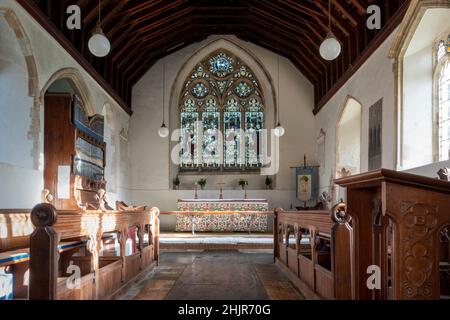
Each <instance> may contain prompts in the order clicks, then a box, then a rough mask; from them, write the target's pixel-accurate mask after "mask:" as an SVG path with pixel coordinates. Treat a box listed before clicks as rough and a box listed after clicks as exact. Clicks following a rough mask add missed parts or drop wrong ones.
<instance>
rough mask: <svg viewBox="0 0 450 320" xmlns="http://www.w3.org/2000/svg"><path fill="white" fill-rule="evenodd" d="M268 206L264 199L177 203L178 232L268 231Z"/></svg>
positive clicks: (182, 201) (195, 200)
mask: <svg viewBox="0 0 450 320" xmlns="http://www.w3.org/2000/svg"><path fill="white" fill-rule="evenodd" d="M268 209H269V204H268V202H267V200H264V199H226V200H225V199H218V200H214V199H182V200H178V213H177V215H176V227H175V230H176V231H194V230H195V231H202V232H245V231H249V232H267V231H268V223H267V219H268V217H267V214H258V212H261V213H263V212H267V211H268Z"/></svg>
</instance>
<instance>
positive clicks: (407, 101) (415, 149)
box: [402, 44, 433, 169]
mask: <svg viewBox="0 0 450 320" xmlns="http://www.w3.org/2000/svg"><path fill="white" fill-rule="evenodd" d="M432 68H433V51H432V47H431V44H430V45H429V46H427V47H426V48H424V49H422V50H419V51H417V52H415V53H414V54H412V55H409V56H406V57H405V59H404V64H403V70H404V71H403V76H404V77H403V99H404V100H403V101H404V104H403V163H402V167H403V168H405V169H409V168H415V167H418V166H422V165H425V164H428V163H431V162H433V99H432V93H433V73H432Z"/></svg>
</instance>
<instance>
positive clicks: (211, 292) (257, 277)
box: [120, 250, 304, 300]
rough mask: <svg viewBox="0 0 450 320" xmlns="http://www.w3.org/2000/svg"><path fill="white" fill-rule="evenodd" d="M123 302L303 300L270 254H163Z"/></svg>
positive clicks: (130, 290)
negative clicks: (130, 300)
mask: <svg viewBox="0 0 450 320" xmlns="http://www.w3.org/2000/svg"><path fill="white" fill-rule="evenodd" d="M120 299H123V300H129V299H137V300H163V299H167V300H268V299H271V300H301V299H304V298H303V296H302V294H301V293H300V292H298V291H297V290H296V289H295V288H294V286H293V285H292V283H291V282H290V281H289V280H288V279H287V278H286V277H285V276H284V275H283V274H282V273H281V272H280V271H279V270H278V268H277V267H276V266H275V265H274V264H273V255H272V253H271V251H264V250H255V251H237V250H227V251H210V250H205V251H198V252H192V251H183V252H164V251H163V252H162V253H161V260H160V265H159V266H158V267H156V268H155V269H154V270H153V271H152V272H150V273H149V274H147V275H146V276H145V277H144V278H143V279H142V280H141V281H139V282H138V283H136V284H135V285H134V286H133V287H131V288H130V289H129V290H128V291H127V292H126V293H125V294H124V295H122V296H121V297H120Z"/></svg>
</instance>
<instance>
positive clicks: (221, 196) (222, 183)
mask: <svg viewBox="0 0 450 320" xmlns="http://www.w3.org/2000/svg"><path fill="white" fill-rule="evenodd" d="M217 185H219V186H220V193H219V199H221V200H222V199H223V188H222V186H224V185H225V183H224V182H219V183H218V184H217Z"/></svg>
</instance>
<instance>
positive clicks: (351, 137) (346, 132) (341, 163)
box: [335, 95, 362, 177]
mask: <svg viewBox="0 0 450 320" xmlns="http://www.w3.org/2000/svg"><path fill="white" fill-rule="evenodd" d="M361 129H362V104H361V102H359V101H358V100H357V99H355V98H354V97H352V96H350V95H348V96H347V97H346V99H345V101H344V103H343V105H342V107H341V110H340V113H339V117H338V121H337V123H336V153H335V154H336V172H335V175H336V176H337V177H342V176H343V174H342V169H345V170H347V171H350V173H351V174H352V175H353V174H357V173H359V172H360V171H361ZM350 149H354V151H352V152H351V150H350Z"/></svg>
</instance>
